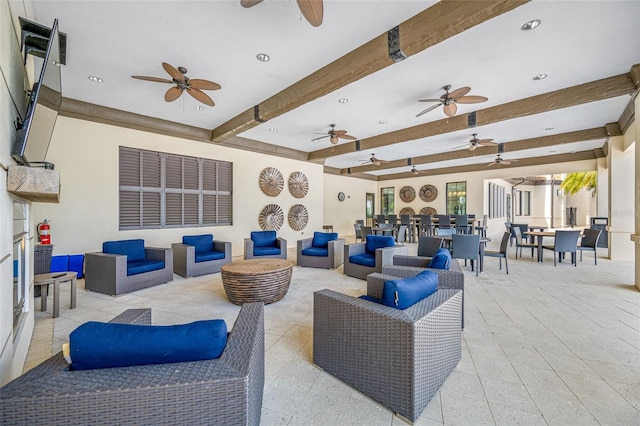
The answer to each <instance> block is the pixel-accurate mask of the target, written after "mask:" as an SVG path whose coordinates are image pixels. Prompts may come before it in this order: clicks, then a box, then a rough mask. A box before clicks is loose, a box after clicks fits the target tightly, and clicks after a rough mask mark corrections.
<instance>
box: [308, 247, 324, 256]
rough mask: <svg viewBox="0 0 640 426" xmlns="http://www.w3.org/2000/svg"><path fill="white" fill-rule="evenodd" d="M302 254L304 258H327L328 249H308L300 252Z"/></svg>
mask: <svg viewBox="0 0 640 426" xmlns="http://www.w3.org/2000/svg"><path fill="white" fill-rule="evenodd" d="M302 254H304V255H305V256H318V257H327V256H329V249H328V248H325V247H322V248H321V247H309V248H306V249H304V250H302Z"/></svg>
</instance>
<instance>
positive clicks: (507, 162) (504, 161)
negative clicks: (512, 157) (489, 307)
mask: <svg viewBox="0 0 640 426" xmlns="http://www.w3.org/2000/svg"><path fill="white" fill-rule="evenodd" d="M500 163H501V164H511V161H509V160H502V161H501V162H500Z"/></svg>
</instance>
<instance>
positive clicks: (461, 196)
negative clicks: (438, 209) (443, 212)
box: [446, 182, 467, 214]
mask: <svg viewBox="0 0 640 426" xmlns="http://www.w3.org/2000/svg"><path fill="white" fill-rule="evenodd" d="M446 200H447V205H446V209H447V214H467V182H447V199H446Z"/></svg>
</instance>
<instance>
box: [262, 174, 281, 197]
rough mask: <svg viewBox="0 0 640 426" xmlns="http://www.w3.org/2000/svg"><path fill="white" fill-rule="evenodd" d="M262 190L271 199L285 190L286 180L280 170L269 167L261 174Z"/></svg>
mask: <svg viewBox="0 0 640 426" xmlns="http://www.w3.org/2000/svg"><path fill="white" fill-rule="evenodd" d="M260 188H261V189H262V192H264V193H265V194H267V195H268V196H270V197H275V196H277V195H278V194H280V192H281V191H282V188H284V179H283V178H282V173H280V170H278V169H276V168H274V167H267V168H266V169H264V170H263V171H262V172H260Z"/></svg>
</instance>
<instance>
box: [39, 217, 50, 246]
mask: <svg viewBox="0 0 640 426" xmlns="http://www.w3.org/2000/svg"><path fill="white" fill-rule="evenodd" d="M36 229H37V230H38V239H39V240H40V244H51V232H50V231H51V227H50V226H49V224H48V223H47V219H45V220H44V222H41V223H39V224H38V226H37V227H36Z"/></svg>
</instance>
